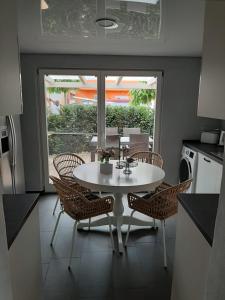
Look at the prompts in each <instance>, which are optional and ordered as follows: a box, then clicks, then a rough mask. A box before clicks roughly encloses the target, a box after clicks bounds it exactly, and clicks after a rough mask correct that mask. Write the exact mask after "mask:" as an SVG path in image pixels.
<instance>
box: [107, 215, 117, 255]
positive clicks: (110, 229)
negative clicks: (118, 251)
mask: <svg viewBox="0 0 225 300" xmlns="http://www.w3.org/2000/svg"><path fill="white" fill-rule="evenodd" d="M106 215H107V217H108V221H109V233H110V238H111V243H112V249H113V252H114V251H115V245H114V239H113V234H112V224H111V218H110V215H109V214H106Z"/></svg>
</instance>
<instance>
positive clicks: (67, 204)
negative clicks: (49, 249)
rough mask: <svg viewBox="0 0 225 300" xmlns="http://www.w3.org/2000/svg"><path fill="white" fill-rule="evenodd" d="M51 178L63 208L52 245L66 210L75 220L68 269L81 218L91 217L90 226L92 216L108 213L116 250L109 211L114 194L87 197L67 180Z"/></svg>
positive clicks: (110, 230)
mask: <svg viewBox="0 0 225 300" xmlns="http://www.w3.org/2000/svg"><path fill="white" fill-rule="evenodd" d="M50 178H51V180H52V182H53V184H54V186H55V189H56V192H57V193H58V195H59V198H60V201H61V206H62V210H61V212H60V213H59V215H58V218H57V221H56V224H55V228H54V231H53V234H52V238H51V243H50V245H51V246H53V241H54V237H55V234H56V230H57V227H58V224H59V220H60V217H61V215H62V214H63V213H64V212H65V213H66V214H67V215H69V216H70V217H71V218H72V219H74V221H75V222H74V227H73V235H72V245H71V251H70V256H69V264H68V269H69V270H70V266H71V259H72V254H73V249H74V246H75V241H76V236H77V228H78V225H79V223H80V221H81V220H85V219H89V226H90V219H91V218H92V217H96V216H100V215H102V214H106V215H107V217H108V221H109V232H110V237H111V242H112V248H113V251H114V241H113V234H112V226H111V219H110V216H109V213H110V212H112V210H113V202H114V199H113V197H112V196H106V197H104V198H100V197H97V198H96V199H94V200H90V199H88V198H87V197H85V196H84V194H82V193H80V192H79V191H78V190H77V189H76V187H75V186H72V187H71V186H68V185H67V183H66V182H65V181H63V180H61V179H59V178H56V177H54V176H50Z"/></svg>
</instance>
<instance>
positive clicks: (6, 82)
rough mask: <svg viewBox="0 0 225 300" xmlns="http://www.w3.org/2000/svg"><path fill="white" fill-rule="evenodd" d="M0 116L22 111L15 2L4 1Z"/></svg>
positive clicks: (0, 26) (0, 30)
mask: <svg viewBox="0 0 225 300" xmlns="http://www.w3.org/2000/svg"><path fill="white" fill-rule="evenodd" d="M0 39H1V42H0V93H1V94H0V97H1V98H0V103H1V107H0V115H1V116H6V115H14V114H21V113H22V111H23V105H22V95H21V79H20V77H21V76H20V59H19V47H18V38H17V8H16V2H15V1H11V0H10V1H5V2H4V5H1V10H0Z"/></svg>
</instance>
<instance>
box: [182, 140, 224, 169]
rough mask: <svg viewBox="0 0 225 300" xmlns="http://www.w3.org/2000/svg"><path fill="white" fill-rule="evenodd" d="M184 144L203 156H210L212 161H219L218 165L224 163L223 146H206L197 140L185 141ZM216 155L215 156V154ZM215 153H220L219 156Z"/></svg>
mask: <svg viewBox="0 0 225 300" xmlns="http://www.w3.org/2000/svg"><path fill="white" fill-rule="evenodd" d="M183 144H184V145H185V146H187V147H188V148H191V149H192V150H195V151H198V152H200V153H202V154H205V155H207V156H209V157H210V158H211V159H213V160H215V161H217V162H218V163H220V164H222V163H223V157H221V153H222V152H223V150H224V147H223V146H218V145H214V144H204V143H201V142H200V141H197V140H184V141H183ZM212 152H213V153H214V154H213V153H212ZM215 153H219V155H220V157H219V156H216V154H215Z"/></svg>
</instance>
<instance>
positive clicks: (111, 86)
mask: <svg viewBox="0 0 225 300" xmlns="http://www.w3.org/2000/svg"><path fill="white" fill-rule="evenodd" d="M45 85H46V87H61V88H69V89H79V88H82V89H87V90H88V89H92V90H94V89H96V90H97V85H96V82H92V83H91V82H87V81H86V84H85V86H84V85H83V84H82V83H81V82H54V83H49V82H47V81H45ZM151 88H155V84H154V83H152V84H150V85H148V84H146V83H143V82H138V83H134V82H123V83H120V85H119V86H118V85H117V82H115V83H106V89H107V90H129V89H144V90H147V89H151Z"/></svg>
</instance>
